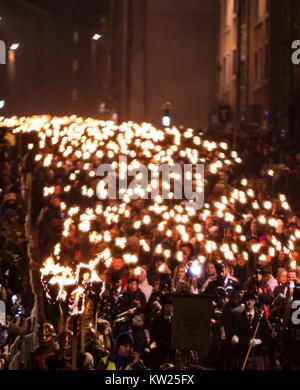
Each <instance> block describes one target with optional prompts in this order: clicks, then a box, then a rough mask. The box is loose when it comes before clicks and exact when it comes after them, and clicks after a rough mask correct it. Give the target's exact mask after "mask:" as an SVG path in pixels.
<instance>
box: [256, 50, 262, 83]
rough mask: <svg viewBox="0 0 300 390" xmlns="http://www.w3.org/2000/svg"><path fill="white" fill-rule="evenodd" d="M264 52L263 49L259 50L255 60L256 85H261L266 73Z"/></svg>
mask: <svg viewBox="0 0 300 390" xmlns="http://www.w3.org/2000/svg"><path fill="white" fill-rule="evenodd" d="M263 56H264V52H263V49H262V48H261V49H258V50H256V52H255V58H254V61H255V63H254V70H255V84H261V82H262V80H263V76H264V72H265V66H264V59H263Z"/></svg>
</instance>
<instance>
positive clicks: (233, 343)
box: [231, 335, 240, 345]
mask: <svg viewBox="0 0 300 390" xmlns="http://www.w3.org/2000/svg"><path fill="white" fill-rule="evenodd" d="M239 341H240V340H239V338H238V336H237V335H233V336H232V339H231V344H232V345H237V344H238V343H239Z"/></svg>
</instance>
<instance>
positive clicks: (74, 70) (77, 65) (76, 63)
mask: <svg viewBox="0 0 300 390" xmlns="http://www.w3.org/2000/svg"><path fill="white" fill-rule="evenodd" d="M72 69H73V72H74V73H75V72H77V71H78V69H79V62H78V59H77V58H74V59H73V61H72Z"/></svg>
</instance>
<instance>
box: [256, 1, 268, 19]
mask: <svg viewBox="0 0 300 390" xmlns="http://www.w3.org/2000/svg"><path fill="white" fill-rule="evenodd" d="M266 11H267V3H266V0H254V12H255V21H256V22H260V21H261V20H262V19H263V17H264V15H265V13H266Z"/></svg>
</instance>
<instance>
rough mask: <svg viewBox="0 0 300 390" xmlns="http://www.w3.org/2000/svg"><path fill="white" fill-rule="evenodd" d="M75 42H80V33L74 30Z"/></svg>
mask: <svg viewBox="0 0 300 390" xmlns="http://www.w3.org/2000/svg"><path fill="white" fill-rule="evenodd" d="M73 42H74V43H78V42H79V34H78V31H73Z"/></svg>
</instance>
